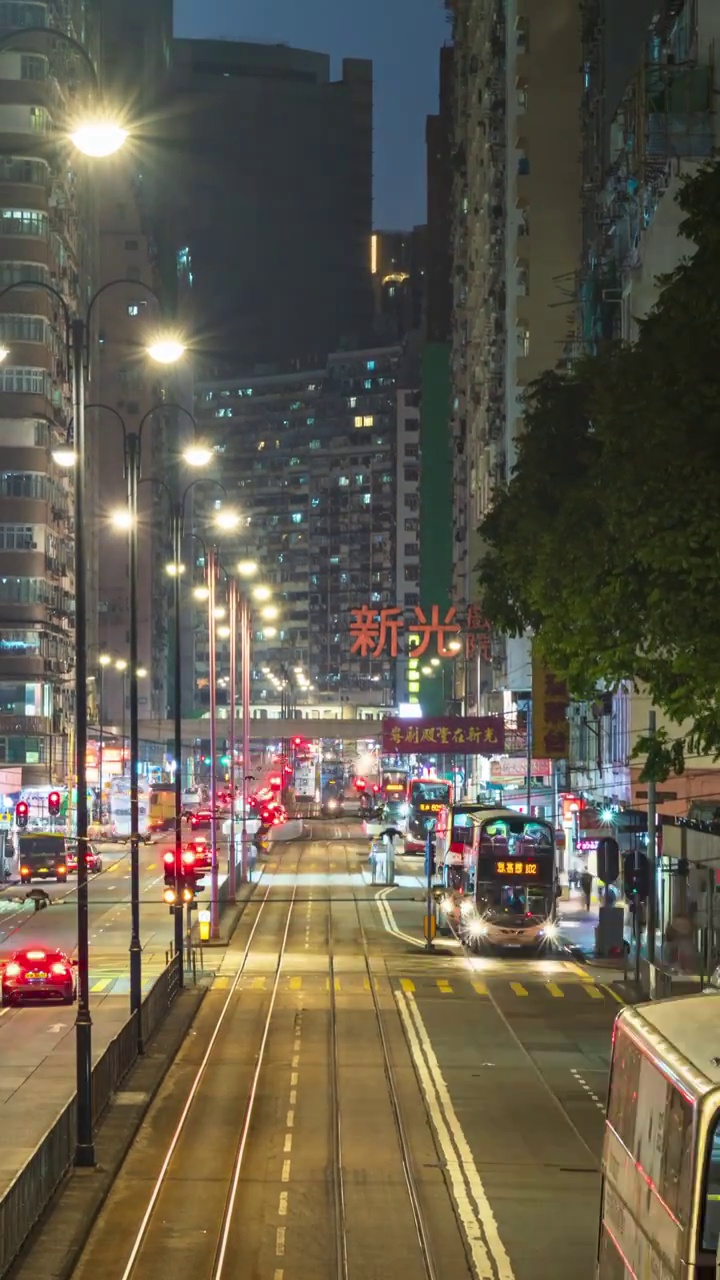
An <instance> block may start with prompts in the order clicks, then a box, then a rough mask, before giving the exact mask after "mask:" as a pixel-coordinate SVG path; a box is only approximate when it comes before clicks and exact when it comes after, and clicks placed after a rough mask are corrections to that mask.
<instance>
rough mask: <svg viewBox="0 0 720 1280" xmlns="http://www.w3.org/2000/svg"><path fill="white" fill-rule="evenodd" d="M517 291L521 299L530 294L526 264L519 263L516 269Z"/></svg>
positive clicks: (528, 272) (528, 269)
mask: <svg viewBox="0 0 720 1280" xmlns="http://www.w3.org/2000/svg"><path fill="white" fill-rule="evenodd" d="M516 280H517V291H518V293H519V294H520V297H521V298H527V297H528V295H529V293H530V268H529V266H528V265H527V263H526V262H520V263H518V265H517V268H516Z"/></svg>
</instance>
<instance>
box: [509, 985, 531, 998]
mask: <svg viewBox="0 0 720 1280" xmlns="http://www.w3.org/2000/svg"><path fill="white" fill-rule="evenodd" d="M510 986H511V987H512V989H513V991H514V992H515V995H516V996H526V995H527V990H526V988H525V987H524V986H523V984H522V982H511V983H510Z"/></svg>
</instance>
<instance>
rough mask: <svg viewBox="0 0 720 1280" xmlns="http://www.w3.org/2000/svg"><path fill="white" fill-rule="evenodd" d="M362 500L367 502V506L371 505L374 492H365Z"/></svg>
mask: <svg viewBox="0 0 720 1280" xmlns="http://www.w3.org/2000/svg"><path fill="white" fill-rule="evenodd" d="M362 500H363V502H364V503H365V506H366V507H369V506H370V503H371V502H372V494H371V493H364V494H363V496H362Z"/></svg>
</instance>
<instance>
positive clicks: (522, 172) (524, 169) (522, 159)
mask: <svg viewBox="0 0 720 1280" xmlns="http://www.w3.org/2000/svg"><path fill="white" fill-rule="evenodd" d="M517 171H518V177H520V178H527V177H528V175H529V173H530V161H529V159H528V157H527V155H526V153H525V152H524V151H521V152H520V153H519V155H518V162H517Z"/></svg>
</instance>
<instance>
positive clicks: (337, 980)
mask: <svg viewBox="0 0 720 1280" xmlns="http://www.w3.org/2000/svg"><path fill="white" fill-rule="evenodd" d="M325 990H326V991H329V990H330V979H329V978H326V979H325ZM335 990H336V991H340V990H341V987H340V979H339V978H336V979H335Z"/></svg>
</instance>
